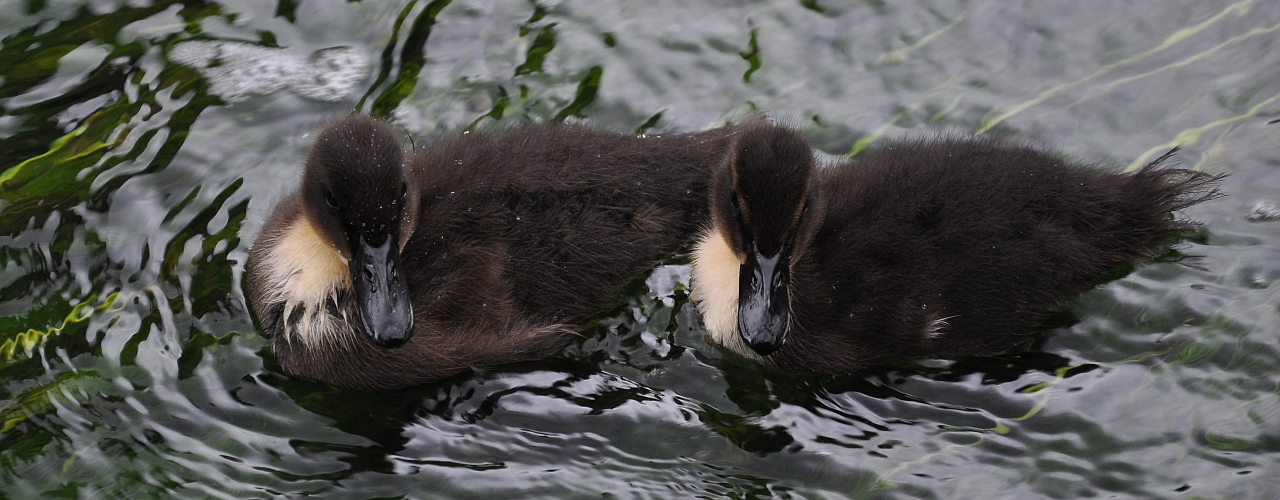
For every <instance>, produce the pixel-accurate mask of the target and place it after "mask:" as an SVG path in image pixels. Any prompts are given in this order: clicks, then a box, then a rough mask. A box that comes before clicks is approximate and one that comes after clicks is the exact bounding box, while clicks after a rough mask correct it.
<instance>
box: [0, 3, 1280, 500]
mask: <svg viewBox="0 0 1280 500" xmlns="http://www.w3.org/2000/svg"><path fill="white" fill-rule="evenodd" d="M0 38H2V39H3V51H2V52H0V106H2V107H3V108H2V109H3V111H2V112H0V172H2V173H0V252H2V253H0V264H2V266H3V267H2V268H0V342H3V345H2V347H0V426H2V427H0V497H4V498H13V499H27V498H130V499H132V498H237V499H240V498H266V497H301V496H307V495H311V496H316V497H320V498H455V497H456V498H490V499H492V498H526V497H550V498H690V497H710V498H719V497H731V498H768V497H777V498H788V497H790V498H845V497H851V498H867V497H882V498H1019V499H1021V498H1084V497H1106V498H1231V499H1233V500H1236V499H1246V498H1259V499H1271V498H1275V497H1276V496H1277V494H1278V493H1277V492H1280V321H1278V320H1277V316H1278V313H1280V294H1278V293H1277V290H1280V123H1277V122H1276V120H1277V119H1280V2H1276V1H1274V0H1241V1H1237V2H1231V1H1222V0H1218V1H1206V0H1177V1H1164V0H1147V1H1112V0H1087V1H1085V0H1055V1H1048V0H1041V1H1013V0H1009V1H994V0H992V1H973V2H965V1H958V2H957V1H947V0H937V1H913V2H882V1H875V0H864V1H856V2H836V1H833V0H800V1H777V2H764V1H761V2H745V1H736V2H735V1H718V2H702V3H699V2H677V1H670V0H655V1H647V2H598V1H588V0H579V1H562V2H559V1H545V2H534V1H500V2H465V1H462V0H455V1H452V2H450V1H447V0H435V1H429V2H428V1H416V2H409V3H405V2H403V1H401V2H374V1H371V0H367V1H365V2H359V3H348V2H343V1H340V0H326V1H319V0H279V1H278V2H277V3H275V4H274V5H273V4H271V3H268V2H224V3H204V2H195V1H191V2H172V1H157V2H154V3H147V2H145V1H139V2H109V1H101V2H64V1H58V0H25V1H15V0H8V1H4V2H0ZM354 108H358V109H361V110H363V111H366V112H376V113H380V114H385V115H389V116H393V117H394V118H395V120H396V122H397V123H398V124H399V125H400V126H402V127H403V128H404V130H405V131H407V132H408V134H409V135H411V136H413V137H415V138H417V140H418V141H430V140H432V139H434V138H437V137H441V136H444V135H447V134H453V133H457V131H458V130H460V129H462V128H464V127H467V126H470V125H473V124H475V125H477V126H488V125H490V124H492V123H493V122H495V121H499V122H501V123H519V122H521V121H524V120H552V119H569V120H579V119H585V120H587V121H588V123H591V124H594V125H596V126H600V127H607V128H612V129H616V130H636V131H650V132H660V131H685V130H696V129H700V128H703V127H706V126H711V125H716V124H720V123H723V122H724V121H725V120H731V119H734V118H738V117H741V116H743V115H744V114H746V113H748V112H750V111H751V110H754V109H764V110H770V111H773V112H775V114H777V115H781V116H784V117H786V118H787V119H789V120H792V121H793V122H794V123H796V124H800V125H801V126H802V127H803V128H806V129H808V130H809V131H810V132H811V133H812V136H813V137H814V139H815V142H816V143H817V144H818V145H819V146H820V147H821V148H822V149H823V150H825V151H827V152H828V153H833V154H847V153H856V152H857V151H858V150H860V149H861V148H862V147H863V146H865V145H866V144H868V143H871V142H873V141H875V140H880V139H883V138H894V137H902V136H907V135H911V134H917V133H932V132H937V131H949V132H952V133H960V134H974V133H986V134H999V135H1009V136H1016V137H1020V138H1026V139H1030V140H1038V141H1041V142H1043V143H1045V144H1048V145H1051V146H1054V147H1058V148H1061V149H1062V150H1064V151H1065V152H1067V153H1068V154H1070V155H1072V156H1075V157H1080V158H1087V159H1094V160H1098V161H1104V162H1110V163H1112V164H1115V165H1119V166H1125V165H1138V164H1141V163H1142V162H1143V161H1144V160H1147V159H1150V158H1152V157H1153V155H1158V154H1159V153H1163V152H1164V151H1165V150H1167V149H1169V148H1170V147H1172V146H1174V145H1177V144H1182V145H1184V146H1185V148H1184V150H1183V151H1184V152H1183V153H1182V154H1181V155H1180V156H1179V158H1180V160H1181V161H1182V162H1183V164H1184V165H1186V166H1194V167H1195V168H1199V169H1206V170H1211V171H1224V172H1230V173H1231V177H1229V178H1228V180H1227V181H1226V183H1225V185H1224V188H1225V190H1226V191H1227V192H1229V193H1230V195H1231V196H1230V197H1228V198H1224V199H1220V200H1216V201H1213V202H1210V203H1206V204H1204V205H1202V206H1198V207H1195V208H1193V209H1191V210H1189V212H1188V214H1187V215H1188V216H1189V217H1192V218H1195V219H1198V220H1201V221H1204V222H1205V226H1204V229H1203V230H1202V231H1201V232H1200V233H1198V234H1196V235H1195V236H1194V238H1193V239H1192V240H1191V241H1189V242H1187V243H1184V244H1183V245H1180V246H1179V247H1178V248H1177V252H1176V253H1171V254H1169V255H1166V256H1165V257H1163V258H1161V259H1158V262H1151V263H1145V264H1142V265H1140V266H1138V267H1137V268H1136V270H1135V271H1134V272H1133V273H1132V274H1130V275H1128V276H1127V277H1125V278H1123V279H1120V280H1118V281H1114V282H1111V283H1109V284H1106V285H1104V286H1101V287H1099V288H1098V289H1096V290H1094V291H1091V292H1089V293H1087V294H1085V295H1084V296H1082V297H1081V298H1080V300H1079V301H1078V303H1077V304H1075V305H1074V306H1073V307H1072V308H1071V309H1070V311H1069V312H1070V314H1069V315H1068V316H1070V317H1064V318H1063V320H1062V321H1061V324H1062V325H1064V326H1062V327H1060V328H1057V329H1056V330H1054V331H1053V332H1052V333H1051V334H1050V335H1048V336H1047V337H1046V340H1045V342H1044V343H1043V345H1042V346H1041V347H1040V348H1039V349H1038V350H1036V351H1033V352H1031V353H1027V354H1022V355H1010V356H1004V357H998V358H960V359H946V360H919V361H907V362H902V363H900V364H897V365H893V366H885V367H879V368H875V369H871V370H868V371H867V372H865V373H862V374H859V375H857V376H847V377H828V376H816V375H811V374H804V373H792V372H784V371H779V370H773V369H764V368H760V367H757V366H754V365H752V364H750V363H747V362H745V361H743V360H741V359H739V358H736V357H734V356H732V355H729V354H726V353H724V352H722V351H720V350H719V349H717V348H715V347H712V346H710V345H708V344H707V343H706V342H705V341H704V340H703V337H702V330H701V327H700V326H699V322H698V318H697V315H696V313H695V312H694V311H693V308H692V307H690V305H689V304H688V303H687V302H686V292H687V289H686V284H687V276H688V266H687V265H684V264H682V263H681V260H680V259H679V258H678V257H677V258H676V259H674V260H673V261H672V263H671V264H670V265H667V266H664V267H661V268H659V269H658V270H656V271H655V272H654V273H653V275H652V276H650V277H649V278H648V279H647V280H645V281H644V282H643V283H641V282H637V283H636V285H635V286H634V287H633V289H632V292H631V293H630V294H629V295H627V296H626V297H625V303H624V304H622V305H619V306H618V307H617V308H616V309H615V310H613V311H611V312H608V313H606V314H604V315H603V319H601V320H600V321H599V323H598V324H596V325H594V326H592V327H590V328H588V329H586V330H584V332H583V337H582V339H581V340H580V341H578V342H576V343H575V344H574V345H571V346H569V347H567V348H566V349H565V350H564V351H563V352H562V353H561V354H560V355H559V356H558V357H556V358H555V359H551V360H547V361H545V362H537V363H529V364H524V365H518V366H512V367H505V368H503V369H498V370H492V371H487V372H484V373H467V374H463V375H460V376H457V377H454V378H452V379H449V380H445V381H442V382H439V383H436V384H432V385H428V386H424V387H419V388H414V389H410V390H405V391H398V392H392V393H370V392H358V391H342V390H337V389H333V388H330V387H327V386H325V385H323V384H319V383H315V382H311V381H307V380H302V379H296V378H292V377H290V376H288V375H286V374H284V373H283V372H281V371H280V369H279V367H278V366H277V365H276V364H275V362H274V361H273V360H272V357H271V354H270V352H269V350H267V349H266V341H265V340H264V339H263V338H262V335H261V334H260V333H259V332H258V331H257V329H256V328H255V327H254V325H253V323H252V320H251V319H250V317H249V315H248V312H247V311H248V307H247V305H246V303H245V298H244V292H243V290H242V288H241V286H242V285H241V283H242V270H243V264H244V261H245V258H246V256H247V252H248V247H249V245H250V243H251V242H252V239H253V237H254V236H255V235H256V234H257V231H258V229H259V227H260V225H261V223H262V219H263V218H264V217H265V216H266V214H267V211H268V210H269V208H270V207H271V206H272V204H273V203H274V202H275V201H276V200H277V199H279V197H280V196H282V194H283V193H285V192H287V191H288V190H289V189H290V188H291V187H292V186H293V185H294V184H295V183H296V180H297V176H298V173H299V158H300V157H301V155H302V154H303V153H304V152H305V148H306V147H307V145H308V144H309V141H310V138H311V137H312V135H311V134H314V132H315V131H316V130H317V128H318V127H319V126H320V125H321V124H323V123H324V122H325V121H326V120H328V119H331V118H334V117H337V116H341V115H343V114H345V113H347V112H349V111H350V110H351V109H354Z"/></svg>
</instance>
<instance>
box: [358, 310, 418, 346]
mask: <svg viewBox="0 0 1280 500" xmlns="http://www.w3.org/2000/svg"><path fill="white" fill-rule="evenodd" d="M365 331H366V332H370V333H369V340H372V341H373V343H374V344H376V345H377V346H378V347H383V348H386V349H394V348H397V347H400V346H402V345H404V344H405V342H408V341H409V338H410V337H412V336H413V316H408V320H407V321H405V322H403V323H402V324H394V323H392V324H382V325H377V326H376V327H375V326H372V325H367V324H366V325H365Z"/></svg>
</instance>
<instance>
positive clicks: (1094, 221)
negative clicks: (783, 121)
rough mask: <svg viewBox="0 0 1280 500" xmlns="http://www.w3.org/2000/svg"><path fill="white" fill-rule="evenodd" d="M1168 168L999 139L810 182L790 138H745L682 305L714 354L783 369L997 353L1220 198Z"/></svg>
mask: <svg viewBox="0 0 1280 500" xmlns="http://www.w3.org/2000/svg"><path fill="white" fill-rule="evenodd" d="M1172 154H1173V153H1172V152H1170V154H1168V155H1165V156H1164V157H1161V158H1160V159H1157V160H1156V161H1153V162H1151V164H1149V165H1147V166H1146V167H1144V168H1142V169H1141V170H1140V171H1138V172H1135V173H1132V174H1120V173H1114V172H1109V171H1106V170H1104V169H1101V168H1096V167H1094V166H1088V165H1082V164H1078V163H1071V162H1066V161H1063V160H1061V159H1060V158H1058V157H1056V156H1053V155H1051V154H1047V153H1044V152H1041V151H1038V150H1036V149H1033V148H1030V147H1027V146H1022V145H1018V144H1012V143H1008V142H1003V141H999V140H994V139H954V138H953V139H917V140H906V141H899V142H892V143H887V144H885V145H884V146H881V147H879V148H876V149H874V150H871V151H867V152H864V153H862V154H860V155H858V156H857V157H855V158H853V159H849V160H841V161H838V162H836V163H835V164H833V165H830V166H828V167H825V168H818V167H816V166H815V161H814V158H813V156H812V154H811V153H810V150H809V149H808V145H807V144H806V143H805V141H804V140H803V139H802V138H801V137H800V136H799V135H797V134H796V133H795V132H793V131H791V130H789V129H787V128H785V127H778V126H773V125H768V124H760V125H756V126H753V127H751V129H750V130H747V131H744V132H743V133H742V134H741V135H740V136H739V139H738V140H737V142H736V143H735V144H734V145H733V146H732V147H731V148H730V155H729V158H730V161H728V162H726V164H725V165H724V166H723V167H722V168H721V169H720V170H718V171H717V172H716V174H715V178H714V181H713V193H712V195H711V198H712V213H713V217H714V225H713V227H712V228H711V229H710V230H708V231H707V232H706V233H704V235H703V237H702V239H701V240H700V242H699V244H698V247H697V249H696V251H695V261H694V282H693V286H694V290H693V296H694V298H695V300H697V301H698V304H699V308H700V309H701V310H702V312H703V315H704V317H705V318H707V322H708V329H709V330H710V332H709V333H710V336H711V337H712V338H713V339H715V340H717V341H719V342H721V343H723V344H725V345H727V346H728V347H730V348H732V349H734V350H735V351H738V352H740V353H743V354H744V355H746V356H749V357H753V358H755V359H758V360H761V361H764V362H767V363H770V364H774V365H778V366H784V367H790V368H797V369H805V370H813V371H819V372H827V373H847V372H851V371H854V370H858V369H860V368H862V367H864V366H867V365H870V364H875V363H882V362H886V361H890V360H893V359H898V358H904V357H915V356H927V355H946V354H995V353H1000V352H1003V351H1006V350H1008V349H1011V348H1013V347H1015V346H1017V345H1019V344H1022V343H1024V342H1025V340H1026V338H1027V337H1026V335H1027V334H1029V333H1033V332H1034V331H1035V330H1036V328H1037V327H1038V326H1039V325H1040V324H1042V321H1043V320H1044V319H1045V314H1046V313H1048V312H1052V310H1053V309H1055V308H1057V307H1061V306H1062V305H1064V304H1065V302H1066V301H1068V300H1069V299H1071V298H1072V297H1073V296H1075V295H1076V294H1078V293H1080V292H1082V291H1084V290H1086V289H1088V288H1089V287H1090V286H1092V285H1094V284H1095V283H1096V282H1097V281H1098V280H1100V279H1102V278H1104V277H1105V276H1107V274H1108V273H1109V272H1110V271H1112V270H1113V269H1115V268H1116V267H1117V266H1119V265H1122V264H1124V263H1126V262H1130V261H1133V260H1135V259H1139V258H1143V257H1147V256H1151V255H1153V254H1155V253H1157V252H1158V251H1159V250H1160V249H1161V248H1162V247H1163V246H1164V245H1166V244H1168V243H1171V241H1172V240H1173V239H1175V237H1176V235H1178V234H1179V231H1181V230H1184V229H1187V228H1190V227H1193V223H1190V222H1187V221H1184V220H1178V219H1175V218H1173V217H1172V216H1171V215H1170V212H1171V211H1175V210H1180V209H1183V208H1186V207H1188V206H1191V205H1194V204H1196V203H1200V202H1203V201H1205V200H1209V199H1212V198H1215V197H1217V196H1219V193H1218V191H1217V189H1216V187H1215V186H1216V184H1217V182H1218V181H1219V179H1220V178H1221V176H1215V175H1211V174H1206V173H1203V172H1195V171H1190V170H1182V169H1174V168H1167V167H1165V166H1163V165H1162V164H1163V163H1164V162H1166V161H1167V160H1168V158H1169V157H1170V156H1171V155H1172ZM774 241H782V243H781V244H780V245H779V244H776V243H774ZM775 253H780V254H781V256H780V257H779V256H778V255H775ZM771 258H773V259H780V261H781V262H782V264H780V265H779V266H777V269H772V268H768V262H769V259H771ZM756 261H759V262H762V263H764V264H756ZM730 268H733V269H732V271H738V272H737V273H734V272H732V271H731V270H730ZM762 268H764V269H766V271H769V272H763V273H762V272H761V271H760V269H762ZM761 297H763V298H761ZM740 305H741V307H740ZM752 308H754V309H752ZM730 309H735V310H733V311H730Z"/></svg>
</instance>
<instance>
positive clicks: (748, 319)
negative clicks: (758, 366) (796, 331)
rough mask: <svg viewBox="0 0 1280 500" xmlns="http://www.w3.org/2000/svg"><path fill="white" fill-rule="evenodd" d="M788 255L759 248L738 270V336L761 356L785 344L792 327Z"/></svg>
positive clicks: (748, 256) (750, 253) (750, 254)
mask: <svg viewBox="0 0 1280 500" xmlns="http://www.w3.org/2000/svg"><path fill="white" fill-rule="evenodd" d="M752 246H753V247H755V245H752ZM786 254H787V252H785V251H782V250H779V251H778V252H777V253H776V254H774V255H773V256H771V257H766V256H764V255H763V254H761V253H760V249H759V248H758V247H755V248H753V249H752V251H751V252H749V253H748V254H747V261H746V262H745V263H743V264H742V266H741V267H740V268H739V271H738V273H739V274H738V335H741V336H742V340H744V341H746V343H747V346H748V347H750V348H751V350H752V351H755V352H756V354H759V355H761V356H768V355H769V354H772V353H773V352H774V351H777V350H778V348H780V347H782V343H783V341H785V340H786V338H787V331H788V330H790V328H791V305H790V299H789V296H788V293H789V292H788V286H789V285H790V283H791V271H790V269H788V267H787V259H786V258H785V256H786Z"/></svg>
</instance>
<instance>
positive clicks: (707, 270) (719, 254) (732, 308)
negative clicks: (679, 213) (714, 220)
mask: <svg viewBox="0 0 1280 500" xmlns="http://www.w3.org/2000/svg"><path fill="white" fill-rule="evenodd" d="M740 266H741V263H740V262H738V256H737V255H736V254H734V252H733V248H732V247H730V246H729V240H728V239H726V238H725V236H724V235H723V234H721V233H720V231H719V230H717V229H715V228H710V229H706V230H704V231H703V232H702V234H701V235H700V236H699V237H698V242H697V244H695V245H694V247H693V272H692V277H691V278H690V279H691V280H692V281H693V286H692V288H693V291H692V293H691V295H690V298H691V299H693V301H694V303H696V304H697V305H698V311H699V312H701V313H702V320H703V324H705V325H706V328H707V335H708V336H709V337H710V338H711V340H712V341H714V342H716V343H717V344H720V345H722V346H725V347H726V348H728V349H729V350H731V351H734V352H735V353H738V354H739V355H742V356H744V357H747V358H750V359H754V360H756V361H763V360H764V358H762V357H761V356H760V355H758V354H756V353H755V351H752V350H751V348H749V347H748V346H747V344H746V342H743V340H742V337H741V336H740V335H738V275H739V272H740V269H739V268H740Z"/></svg>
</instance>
